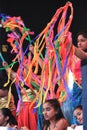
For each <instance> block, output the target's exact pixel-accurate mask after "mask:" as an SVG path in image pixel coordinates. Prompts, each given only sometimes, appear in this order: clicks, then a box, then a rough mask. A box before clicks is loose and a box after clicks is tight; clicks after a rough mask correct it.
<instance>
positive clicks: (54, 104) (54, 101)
mask: <svg viewBox="0 0 87 130" xmlns="http://www.w3.org/2000/svg"><path fill="white" fill-rule="evenodd" d="M45 103H49V104H50V105H51V106H52V107H53V108H54V110H55V111H57V114H56V115H55V120H56V121H58V120H60V119H61V118H64V115H63V112H62V110H61V107H60V103H59V101H58V100H57V99H49V100H46V101H45ZM49 124H50V122H49V121H46V120H45V119H44V118H43V127H44V126H46V130H47V128H48V127H49Z"/></svg>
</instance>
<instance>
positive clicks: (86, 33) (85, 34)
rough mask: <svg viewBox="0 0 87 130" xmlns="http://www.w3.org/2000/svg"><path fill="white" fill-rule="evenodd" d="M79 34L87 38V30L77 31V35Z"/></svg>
mask: <svg viewBox="0 0 87 130" xmlns="http://www.w3.org/2000/svg"><path fill="white" fill-rule="evenodd" d="M79 35H83V37H85V38H87V30H82V31H79V32H78V33H77V37H78V36H79Z"/></svg>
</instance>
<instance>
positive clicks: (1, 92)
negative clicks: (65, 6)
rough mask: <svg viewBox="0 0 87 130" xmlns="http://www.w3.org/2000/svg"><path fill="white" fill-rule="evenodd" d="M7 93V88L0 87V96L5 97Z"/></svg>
mask: <svg viewBox="0 0 87 130" xmlns="http://www.w3.org/2000/svg"><path fill="white" fill-rule="evenodd" d="M7 95H8V90H3V89H0V97H5V96H7Z"/></svg>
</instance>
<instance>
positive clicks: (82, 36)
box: [77, 34, 87, 39]
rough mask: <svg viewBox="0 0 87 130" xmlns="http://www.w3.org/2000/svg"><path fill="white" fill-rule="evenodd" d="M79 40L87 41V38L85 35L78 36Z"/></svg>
mask: <svg viewBox="0 0 87 130" xmlns="http://www.w3.org/2000/svg"><path fill="white" fill-rule="evenodd" d="M77 39H87V38H86V37H84V35H81V34H80V35H78V37H77Z"/></svg>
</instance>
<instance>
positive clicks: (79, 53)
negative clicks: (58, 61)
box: [75, 47, 87, 60]
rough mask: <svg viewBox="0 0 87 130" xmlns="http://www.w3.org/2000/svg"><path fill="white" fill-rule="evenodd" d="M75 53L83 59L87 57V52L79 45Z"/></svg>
mask: <svg viewBox="0 0 87 130" xmlns="http://www.w3.org/2000/svg"><path fill="white" fill-rule="evenodd" d="M75 55H76V56H77V57H78V58H80V59H82V60H83V59H86V58H87V53H86V52H84V51H83V50H81V49H79V48H77V47H75Z"/></svg>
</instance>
